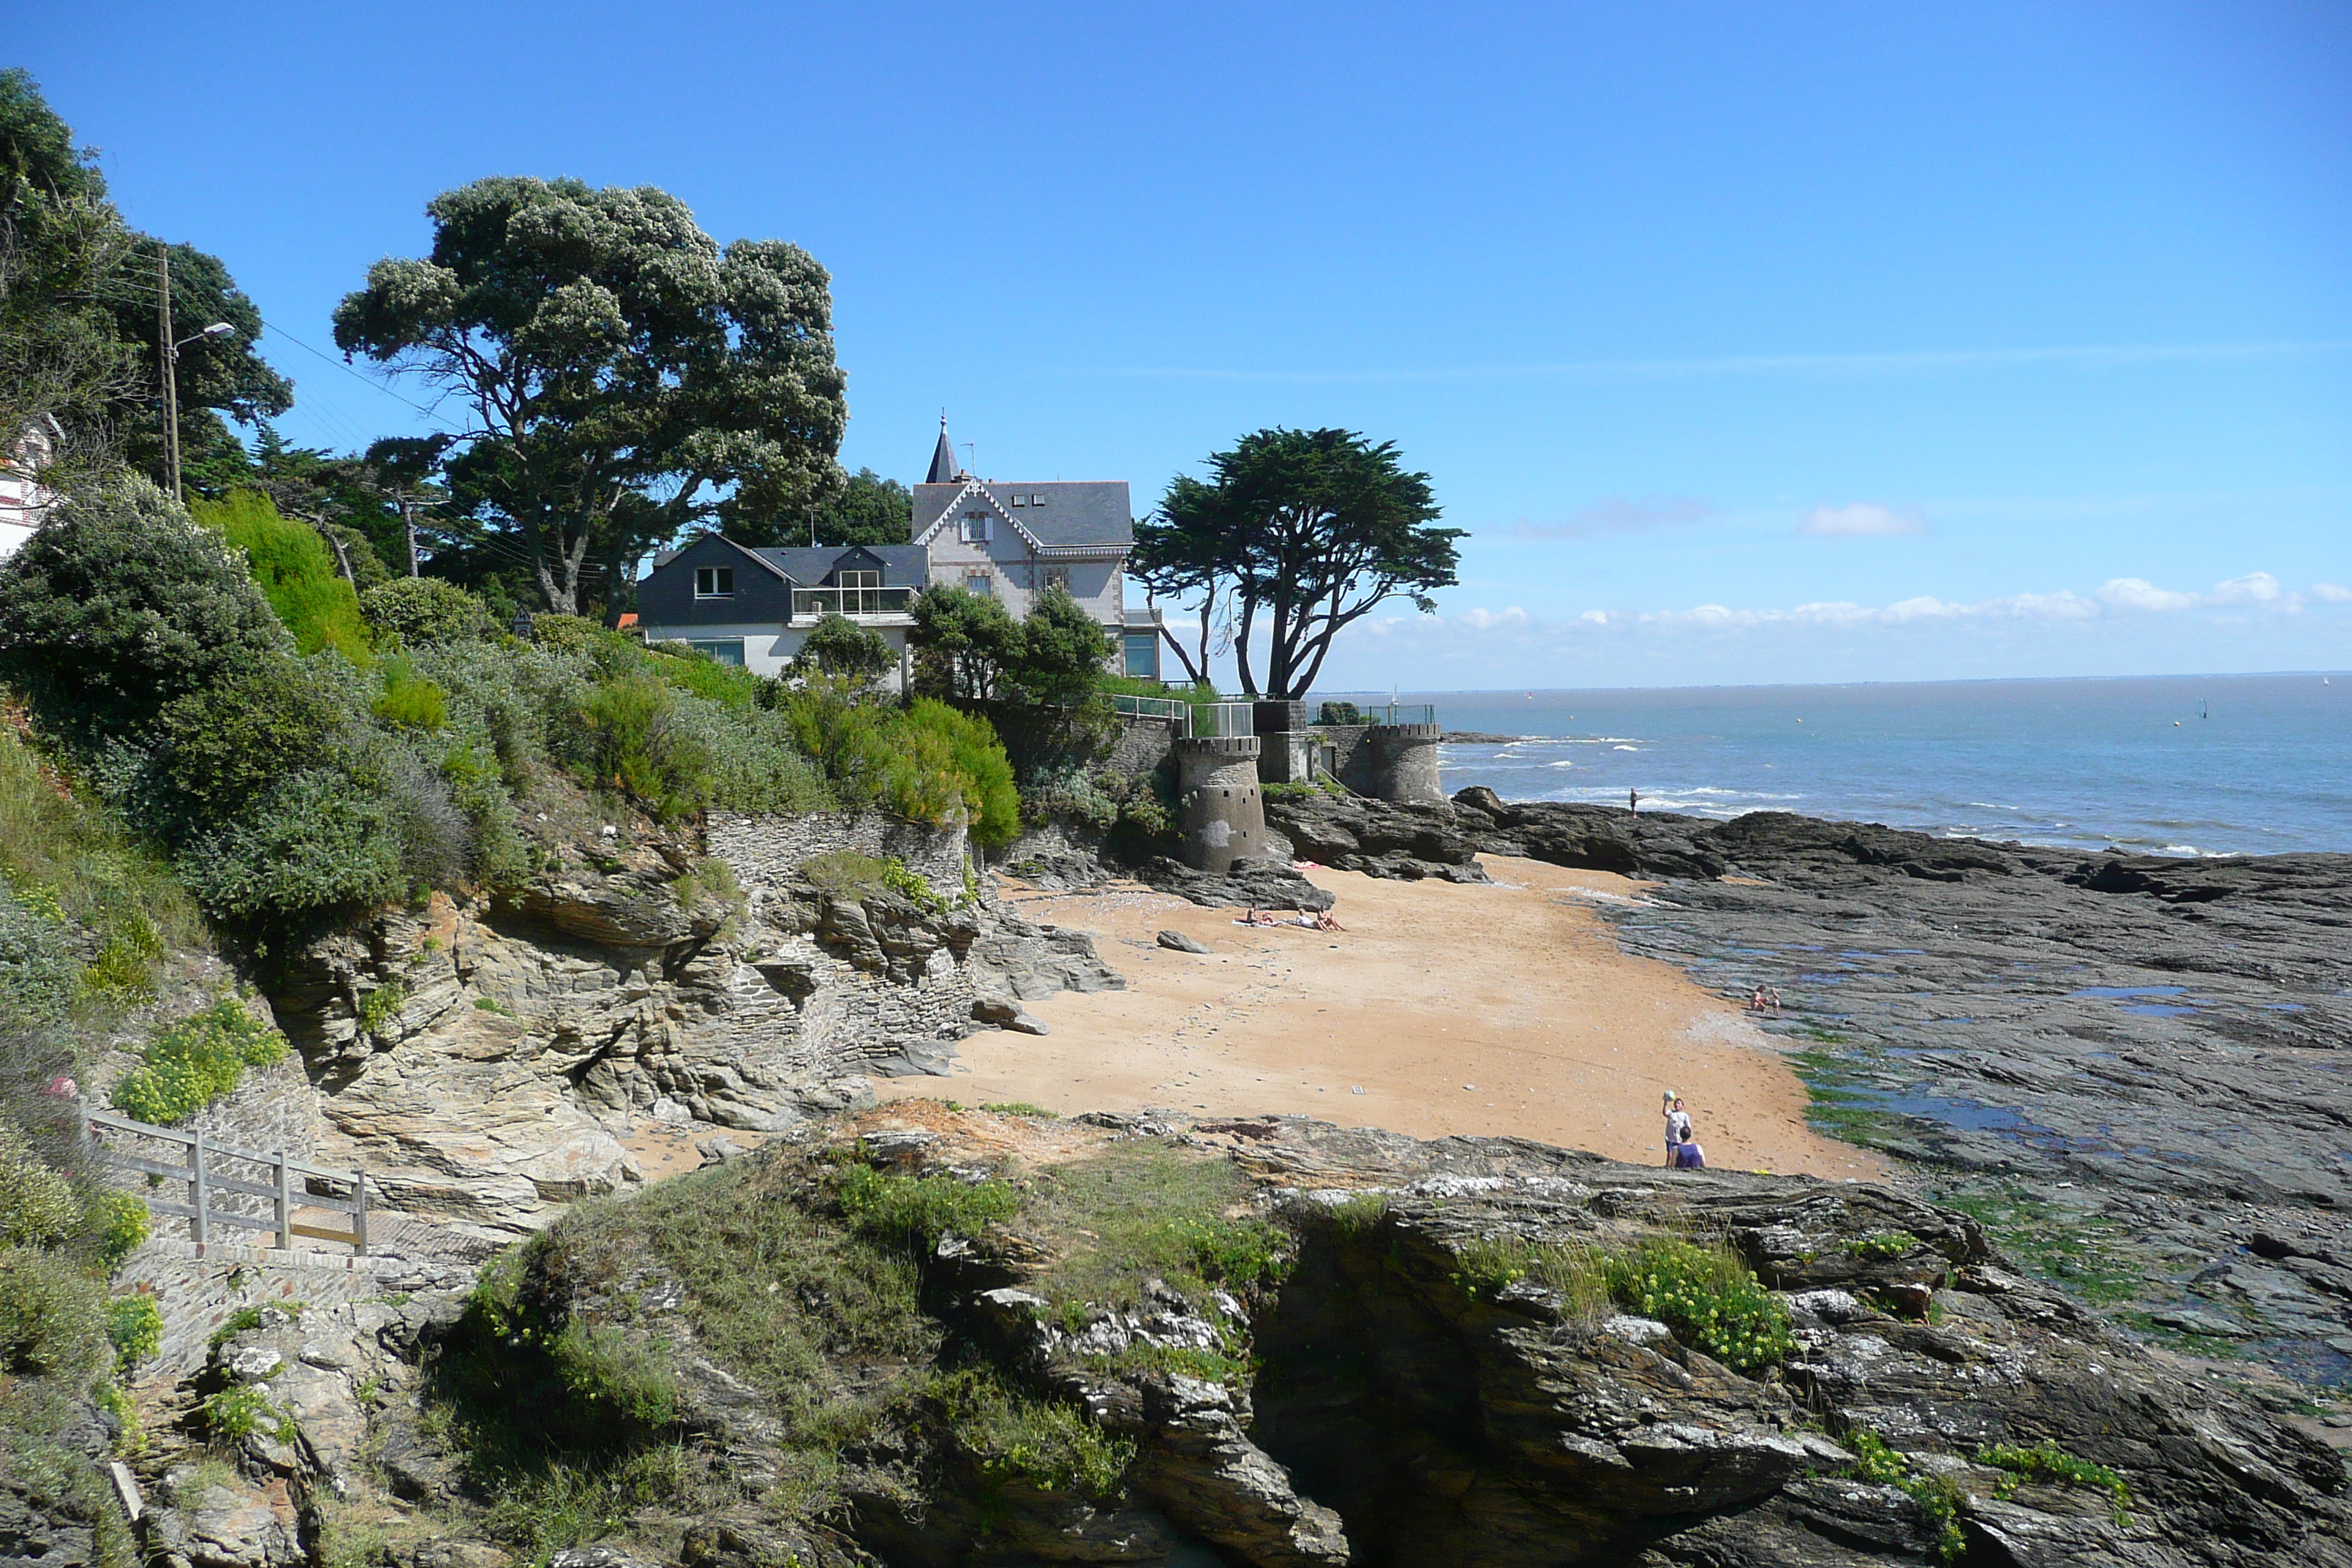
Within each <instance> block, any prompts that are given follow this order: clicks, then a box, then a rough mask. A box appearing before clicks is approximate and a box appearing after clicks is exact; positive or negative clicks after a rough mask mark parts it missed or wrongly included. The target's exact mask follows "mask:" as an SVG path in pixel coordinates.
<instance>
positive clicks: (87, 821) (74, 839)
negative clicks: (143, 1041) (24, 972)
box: [0, 725, 203, 1016]
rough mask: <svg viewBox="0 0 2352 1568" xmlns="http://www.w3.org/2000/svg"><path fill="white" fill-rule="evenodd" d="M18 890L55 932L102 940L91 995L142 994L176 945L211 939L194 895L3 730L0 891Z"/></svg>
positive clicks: (19, 1012) (88, 985) (29, 907)
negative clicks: (67, 926)
mask: <svg viewBox="0 0 2352 1568" xmlns="http://www.w3.org/2000/svg"><path fill="white" fill-rule="evenodd" d="M10 889H13V896H14V899H15V900H16V902H17V903H19V904H21V905H23V907H24V908H25V909H26V910H31V911H32V912H33V913H34V914H36V915H37V916H39V917H40V918H41V919H42V920H44V921H49V922H51V923H52V925H53V926H58V927H61V926H62V925H63V923H64V922H65V921H68V920H72V921H79V923H80V924H81V925H83V926H84V927H86V928H88V929H89V930H90V931H95V932H96V933H97V934H98V936H99V940H100V960H101V961H102V962H103V963H104V965H105V968H104V972H103V973H100V975H99V976H98V977H97V980H96V982H95V983H86V984H85V985H84V990H85V991H86V992H91V993H96V994H99V995H100V997H101V999H104V998H106V997H109V996H112V995H117V994H132V995H135V994H142V993H143V992H144V991H145V989H146V986H147V983H148V973H147V972H148V971H152V967H153V965H152V960H154V959H157V958H160V957H162V956H163V950H164V947H165V945H166V944H167V942H176V943H178V944H180V945H182V946H195V945H197V944H199V943H200V942H202V941H203V931H202V929H201V927H200V925H199V923H198V921H197V919H196V914H195V910H194V907H193V906H192V904H191V903H190V901H189V899H188V895H187V892H186V890H185V889H183V888H182V887H181V886H180V885H179V883H178V882H177V881H176V880H175V879H173V876H172V874H171V872H170V870H169V869H168V868H166V867H165V866H164V865H163V862H162V861H161V860H160V859H158V858H156V856H155V855H154V853H153V852H152V851H151V850H150V849H148V848H147V847H145V846H143V845H141V844H139V843H137V842H135V841H134V840H132V839H131V837H130V836H129V835H128V834H127V833H125V832H124V831H123V830H122V828H121V826H119V825H118V824H117V823H116V822H115V821H114V820H113V819H112V817H111V816H110V815H108V814H107V813H106V812H104V811H103V810H102V809H101V808H100V807H98V806H95V805H90V804H89V802H88V801H87V799H86V797H83V796H77V795H73V794H71V793H68V792H66V791H63V790H61V789H60V788H59V787H58V779H57V778H56V777H55V776H54V775H50V776H44V774H43V773H42V770H41V765H40V761H39V759H38V758H37V756H36V755H35V754H34V753H33V752H32V751H31V750H30V749H28V748H27V747H26V745H25V743H24V742H23V741H22V740H21V739H20V738H19V737H18V735H17V733H16V731H15V730H13V729H11V728H9V727H8V726H6V725H0V893H5V892H6V891H7V890H10ZM7 918H8V917H6V916H5V915H0V923H5V922H6V921H7ZM52 934H54V933H52ZM110 948H111V949H112V952H111V954H110V952H109V949H110ZM137 960H146V961H148V962H146V963H134V961H137ZM0 984H5V982H0ZM12 1010H13V1011H15V1012H16V1013H17V1015H18V1016H24V1015H25V1014H26V1013H29V1012H31V1011H32V1010H31V1009H30V1008H16V1009H12Z"/></svg>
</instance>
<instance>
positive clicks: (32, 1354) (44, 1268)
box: [0, 1247, 106, 1377]
mask: <svg viewBox="0 0 2352 1568" xmlns="http://www.w3.org/2000/svg"><path fill="white" fill-rule="evenodd" d="M105 1353H106V1323H105V1318H104V1316H103V1313H102V1311H101V1309H100V1290H99V1286H98V1283H97V1281H96V1280H94V1279H91V1278H90V1277H89V1274H88V1272H86V1271H85V1270H84V1269H82V1268H80V1267H79V1266H78V1265H77V1264H76V1263H75V1262H74V1261H73V1260H72V1259H71V1258H67V1257H66V1256H64V1255H63V1254H60V1253H55V1252H44V1251H41V1250H39V1249H38V1248H36V1247H8V1248H6V1249H5V1250H0V1371H6V1372H11V1373H37V1374H41V1375H46V1376H57V1377H76V1376H81V1375H86V1374H87V1373H90V1372H93V1371H95V1370H96V1369H97V1368H98V1366H99V1365H100V1363H101V1362H102V1361H103V1360H104V1357H105Z"/></svg>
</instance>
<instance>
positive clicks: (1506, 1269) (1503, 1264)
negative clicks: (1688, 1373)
mask: <svg viewBox="0 0 2352 1568" xmlns="http://www.w3.org/2000/svg"><path fill="white" fill-rule="evenodd" d="M1382 1208H1383V1210H1385V1208H1386V1205H1385V1202H1383V1204H1382ZM1522 1280H1525V1281H1528V1282H1530V1283H1533V1284H1536V1285H1538V1286H1541V1287H1542V1288H1543V1289H1547V1290H1550V1291H1552V1292H1554V1293H1556V1294H1557V1295H1559V1297H1560V1298H1561V1299H1562V1301H1563V1309H1562V1310H1563V1311H1564V1313H1565V1314H1566V1315H1567V1316H1570V1317H1578V1318H1591V1317H1594V1316H1597V1315H1598V1314H1599V1313H1600V1312H1601V1310H1603V1309H1605V1308H1606V1307H1607V1306H1608V1305H1609V1300H1610V1279H1609V1263H1608V1259H1607V1258H1604V1257H1603V1256H1602V1254H1601V1252H1599V1251H1598V1250H1597V1249H1595V1248H1593V1247H1588V1246H1586V1245H1584V1244H1582V1243H1580V1242H1529V1241H1523V1240H1520V1239H1519V1238H1517V1237H1505V1238H1501V1239H1488V1240H1479V1241H1474V1242H1471V1243H1469V1244H1468V1245H1467V1246H1465V1247H1463V1248H1462V1249H1461V1251H1460V1252H1459V1253H1457V1254H1456V1255H1455V1262H1454V1283H1456V1284H1457V1285H1460V1286H1461V1287H1462V1288H1463V1289H1465V1290H1468V1291H1471V1292H1473V1293H1478V1292H1489V1293H1491V1292H1493V1291H1496V1290H1500V1289H1503V1288H1504V1287H1506V1286H1508V1285H1515V1284H1517V1283H1519V1282H1521V1281H1522Z"/></svg>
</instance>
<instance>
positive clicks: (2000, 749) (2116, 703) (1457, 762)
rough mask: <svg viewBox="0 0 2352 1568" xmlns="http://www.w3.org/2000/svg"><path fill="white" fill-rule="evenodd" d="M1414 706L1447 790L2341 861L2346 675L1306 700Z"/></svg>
mask: <svg viewBox="0 0 2352 1568" xmlns="http://www.w3.org/2000/svg"><path fill="white" fill-rule="evenodd" d="M1328 697H1336V698H1343V699H1347V700H1353V701H1357V702H1370V701H1372V700H1378V701H1381V702H1382V703H1386V702H1388V701H1390V700H1396V701H1400V702H1405V703H1429V704H1432V705H1433V707H1434V708H1435V709H1436V718H1437V721H1438V723H1440V724H1441V725H1443V726H1444V728H1445V729H1447V730H1451V731H1486V732H1489V733H1494V734H1501V735H1510V736H1515V737H1517V739H1514V740H1512V741H1510V742H1507V743H1493V742H1478V743H1471V742H1450V743H1447V744H1444V745H1443V746H1442V747H1441V748H1440V750H1439V764H1438V765H1439V768H1440V770H1441V777H1442V779H1443V782H1444V787H1445V789H1446V791H1447V793H1449V794H1451V793H1452V792H1454V791H1455V790H1459V789H1464V788H1467V787H1469V786H1470V785H1473V784H1485V785H1486V786H1488V787H1489V788H1491V789H1492V790H1494V792H1495V793H1496V795H1501V796H1503V797H1504V798H1505V799H1507V800H1569V801H1584V802H1590V803H1592V804H1596V805H1623V804H1625V798H1626V792H1627V791H1628V790H1629V789H1630V790H1638V791H1639V792H1640V794H1641V800H1642V805H1643V808H1645V809H1650V810H1657V811H1678V812H1686V813H1690V814H1692V815H1694V816H1711V817H1720V818H1726V819H1728V818H1730V817H1734V816H1739V815H1741V814H1742V813H1745V812H1750V811H1793V812H1800V813H1802V814H1803V815H1805V816H1820V817H1831V818H1837V819H1842V820H1849V821H1858V822H1877V823H1884V824H1885V825H1886V826H1890V827H1907V828H1916V829H1919V830H1921V831H1924V832H1927V833H1934V834H1939V835H1944V836H1947V837H1979V838H1990V839H1994V840H2006V839H2016V840H2019V841H2021V842H2023V843H2027V844H2041V845H2054V846H2064V847H2074V848H2087V849H2100V848H2105V847H2109V846H2114V847H2117V848H2121V849H2125V850H2127V851H2130V852H2132V853H2135V854H2155V855H2183V856H2188V855H2273V854H2281V853H2285V852H2288V851H2294V850H2337V851H2352V673H2347V672H2344V671H2323V672H2315V673H2311V674H2289V675H2222V676H2159V677H2134V678H2127V679H2053V680H1954V681H1923V682H1903V683H1885V684H1861V685H1851V686H1703V687H1678V688H1657V689H1604V690H1590V691H1558V690H1554V691H1423V692H1413V691H1400V692H1395V693H1390V692H1381V693H1378V694H1377V695H1376V696H1374V695H1372V694H1367V693H1360V692H1353V693H1351V692H1328V693H1327V692H1318V693H1317V694H1316V700H1323V699H1325V698H1328Z"/></svg>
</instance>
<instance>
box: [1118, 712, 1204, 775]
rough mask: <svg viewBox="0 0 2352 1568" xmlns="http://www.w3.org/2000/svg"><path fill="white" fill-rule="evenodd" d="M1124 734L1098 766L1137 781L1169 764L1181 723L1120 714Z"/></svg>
mask: <svg viewBox="0 0 2352 1568" xmlns="http://www.w3.org/2000/svg"><path fill="white" fill-rule="evenodd" d="M1120 723H1121V725H1122V726H1123V728H1124V732H1123V733H1122V734H1121V735H1120V736H1119V738H1118V745H1116V746H1113V747H1112V748H1111V749H1110V754H1109V755H1108V756H1107V757H1105V758H1104V759H1103V760H1102V762H1101V763H1100V766H1102V767H1104V768H1107V769H1108V770H1109V771H1110V772H1112V773H1118V774H1120V775H1121V776H1123V777H1126V778H1131V779H1139V778H1142V777H1144V776H1145V775H1147V774H1150V773H1159V772H1160V770H1162V769H1163V768H1166V767H1167V766H1168V765H1169V762H1168V759H1169V757H1170V755H1171V753H1172V752H1174V751H1175V747H1176V740H1177V737H1178V736H1179V735H1181V733H1182V732H1183V723H1182V721H1181V720H1176V719H1145V718H1139V717H1135V716H1133V715H1121V717H1120Z"/></svg>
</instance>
